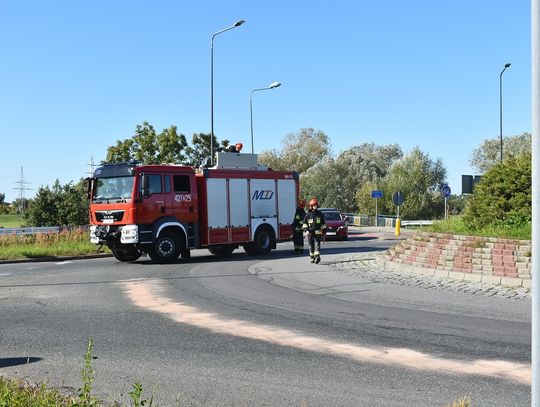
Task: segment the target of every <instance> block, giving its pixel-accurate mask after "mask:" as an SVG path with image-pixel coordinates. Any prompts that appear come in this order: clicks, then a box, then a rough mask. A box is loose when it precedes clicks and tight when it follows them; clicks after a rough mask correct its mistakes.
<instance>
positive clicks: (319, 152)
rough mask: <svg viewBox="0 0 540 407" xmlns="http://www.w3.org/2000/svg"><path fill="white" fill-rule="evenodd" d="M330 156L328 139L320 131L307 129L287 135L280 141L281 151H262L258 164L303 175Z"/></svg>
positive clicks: (330, 150)
mask: <svg viewBox="0 0 540 407" xmlns="http://www.w3.org/2000/svg"><path fill="white" fill-rule="evenodd" d="M331 154H332V149H331V145H330V139H329V137H328V136H327V135H326V134H325V133H324V132H322V131H320V130H314V129H312V128H307V129H300V131H298V132H297V133H290V134H287V135H286V136H285V137H284V138H283V140H282V141H281V149H279V150H276V149H274V150H269V151H268V150H266V151H263V152H262V153H261V154H259V162H260V163H261V164H265V165H267V166H268V167H270V168H272V169H274V170H279V171H297V172H299V173H304V172H306V171H307V170H308V169H309V168H311V167H313V166H314V165H315V164H317V163H320V162H322V161H323V159H325V158H327V157H330V156H331Z"/></svg>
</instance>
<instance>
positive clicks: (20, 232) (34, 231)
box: [0, 226, 60, 236]
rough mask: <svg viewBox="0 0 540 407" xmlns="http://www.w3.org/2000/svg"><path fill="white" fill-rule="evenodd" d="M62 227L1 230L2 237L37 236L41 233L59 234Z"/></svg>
mask: <svg viewBox="0 0 540 407" xmlns="http://www.w3.org/2000/svg"><path fill="white" fill-rule="evenodd" d="M59 232H60V226H45V227H32V228H0V236H13V235H37V234H39V233H59Z"/></svg>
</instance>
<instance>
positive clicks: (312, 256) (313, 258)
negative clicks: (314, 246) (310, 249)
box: [309, 253, 315, 263]
mask: <svg viewBox="0 0 540 407" xmlns="http://www.w3.org/2000/svg"><path fill="white" fill-rule="evenodd" d="M309 257H311V262H312V263H315V255H314V254H313V253H309Z"/></svg>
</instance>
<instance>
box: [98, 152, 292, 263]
mask: <svg viewBox="0 0 540 407" xmlns="http://www.w3.org/2000/svg"><path fill="white" fill-rule="evenodd" d="M298 181H299V177H298V174H297V173H295V172H282V171H273V170H271V169H269V168H267V167H266V166H263V165H259V164H257V156H256V155H255V154H240V153H217V154H216V165H215V166H214V167H213V168H207V169H199V170H195V169H194V168H192V167H187V166H180V165H140V164H137V163H134V162H131V163H122V164H110V165H104V166H102V167H100V168H98V169H96V171H95V173H94V177H93V178H91V179H90V182H89V198H90V223H91V226H90V240H91V242H92V243H95V244H104V245H107V246H108V247H109V248H110V249H111V251H112V253H113V255H114V257H115V258H116V259H118V260H120V261H135V260H137V259H138V258H139V257H140V256H141V254H143V253H147V254H148V255H149V256H150V258H152V259H153V260H154V261H156V262H159V263H171V262H175V261H177V259H178V257H179V256H182V257H189V255H190V250H191V249H198V248H208V250H209V251H210V252H211V253H213V254H216V255H227V254H230V253H232V252H233V251H234V250H235V249H236V248H238V247H239V246H240V245H241V246H243V248H244V250H245V251H246V252H247V253H248V254H266V253H269V252H270V250H271V249H274V248H275V247H276V242H278V241H283V240H288V239H289V238H290V236H291V234H292V225H291V224H292V220H293V217H294V213H295V209H296V205H297V201H298V194H299V182H298Z"/></svg>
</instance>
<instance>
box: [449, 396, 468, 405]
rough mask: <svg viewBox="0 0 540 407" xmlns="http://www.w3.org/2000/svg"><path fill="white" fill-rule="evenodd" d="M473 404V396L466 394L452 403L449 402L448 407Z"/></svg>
mask: <svg viewBox="0 0 540 407" xmlns="http://www.w3.org/2000/svg"><path fill="white" fill-rule="evenodd" d="M471 405H472V404H471V398H470V397H469V396H464V397H460V398H458V399H457V400H454V401H453V402H452V404H448V405H447V407H471Z"/></svg>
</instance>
